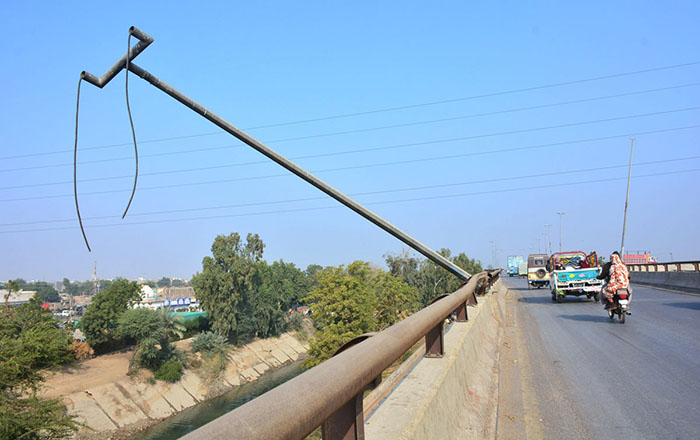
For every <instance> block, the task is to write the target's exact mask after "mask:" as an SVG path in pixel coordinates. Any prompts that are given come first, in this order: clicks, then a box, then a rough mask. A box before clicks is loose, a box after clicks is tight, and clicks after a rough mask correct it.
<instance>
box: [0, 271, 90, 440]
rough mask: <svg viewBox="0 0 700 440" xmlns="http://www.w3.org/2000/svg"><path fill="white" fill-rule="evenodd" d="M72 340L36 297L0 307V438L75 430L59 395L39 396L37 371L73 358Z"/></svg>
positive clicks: (48, 435) (44, 435) (55, 434)
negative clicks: (17, 304) (17, 303)
mask: <svg viewBox="0 0 700 440" xmlns="http://www.w3.org/2000/svg"><path fill="white" fill-rule="evenodd" d="M8 284H9V283H8ZM70 340H71V338H70V336H69V335H68V334H67V333H66V332H64V331H63V330H61V329H59V328H58V327H57V325H56V324H55V322H54V320H53V317H52V316H51V314H50V313H49V312H46V311H44V310H42V309H41V301H40V300H39V299H38V298H37V297H35V298H33V299H32V300H31V301H30V302H29V303H28V304H24V305H21V306H19V307H3V308H2V309H1V310H0V439H17V438H25V439H39V438H42V439H43V438H62V437H66V436H68V435H69V434H70V433H71V432H72V431H75V430H77V428H78V426H79V425H78V423H77V422H76V421H75V419H74V418H73V417H71V416H68V415H67V414H66V409H65V406H64V405H63V403H62V402H61V400H60V399H49V400H44V399H41V398H40V397H39V395H38V391H39V388H40V386H41V383H42V382H43V380H44V377H43V375H42V373H41V371H42V370H45V369H50V368H54V367H57V366H58V365H60V364H63V363H66V362H70V361H71V359H72V356H71V352H70V350H69V348H70V346H69V343H70Z"/></svg>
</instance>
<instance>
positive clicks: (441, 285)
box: [384, 248, 483, 306]
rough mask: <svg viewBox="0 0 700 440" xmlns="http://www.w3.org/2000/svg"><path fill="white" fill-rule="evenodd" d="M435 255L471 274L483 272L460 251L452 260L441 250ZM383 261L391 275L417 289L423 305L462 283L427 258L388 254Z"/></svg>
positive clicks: (445, 251) (448, 251)
mask: <svg viewBox="0 0 700 440" xmlns="http://www.w3.org/2000/svg"><path fill="white" fill-rule="evenodd" d="M438 253H439V254H440V255H442V256H443V257H445V258H447V259H449V260H450V261H452V262H453V263H455V264H456V265H457V266H459V267H461V268H462V269H464V270H466V271H467V272H468V273H471V274H475V273H479V272H481V271H483V269H482V267H481V263H479V262H478V261H476V260H473V259H470V258H469V257H467V256H466V255H465V254H464V253H463V252H462V253H460V254H459V255H457V256H456V257H451V255H452V252H451V251H450V250H449V249H444V248H443V249H440V251H439V252H438ZM384 258H385V261H386V263H387V266H389V270H390V272H391V274H392V275H395V276H398V277H400V278H401V279H402V280H403V281H404V282H406V283H407V284H408V285H410V286H413V287H415V288H416V289H418V291H419V292H420V302H421V303H422V305H423V306H427V305H429V304H430V303H431V301H432V300H433V299H435V298H436V297H437V296H439V295H442V294H443V293H452V292H454V291H455V290H457V289H458V288H459V286H461V285H462V283H463V282H464V281H463V280H461V279H460V278H458V277H456V276H455V275H453V274H451V273H450V272H448V271H447V270H445V269H443V268H442V267H441V266H438V265H437V264H435V263H433V262H432V261H430V260H428V259H422V260H419V259H417V258H415V257H409V255H408V252H405V253H402V254H401V255H399V256H396V255H391V254H388V255H385V256H384Z"/></svg>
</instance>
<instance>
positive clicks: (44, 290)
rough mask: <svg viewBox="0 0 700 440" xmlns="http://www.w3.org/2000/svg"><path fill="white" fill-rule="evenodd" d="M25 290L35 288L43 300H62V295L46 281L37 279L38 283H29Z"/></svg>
mask: <svg viewBox="0 0 700 440" xmlns="http://www.w3.org/2000/svg"><path fill="white" fill-rule="evenodd" d="M23 289H24V290H34V291H36V294H37V296H38V297H39V299H41V301H42V302H60V301H61V297H60V296H59V295H58V290H56V289H55V288H54V287H53V286H52V285H51V284H49V283H47V282H45V281H37V282H36V283H27V284H26V285H25V286H24V287H23Z"/></svg>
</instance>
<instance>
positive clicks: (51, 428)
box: [0, 392, 80, 440]
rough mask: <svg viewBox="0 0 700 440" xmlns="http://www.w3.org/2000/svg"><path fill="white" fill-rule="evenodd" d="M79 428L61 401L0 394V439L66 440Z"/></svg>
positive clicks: (32, 395) (33, 395) (32, 394)
mask: <svg viewBox="0 0 700 440" xmlns="http://www.w3.org/2000/svg"><path fill="white" fill-rule="evenodd" d="M79 426H80V425H79V424H78V423H77V422H76V420H75V418H74V417H73V416H69V415H68V414H67V412H66V407H65V405H64V404H63V402H62V401H61V399H41V398H40V397H38V396H37V394H36V393H31V394H29V395H28V397H27V396H19V395H13V394H11V393H10V394H8V393H5V392H2V393H0V439H3V440H15V439H28V440H34V439H36V440H39V439H58V438H68V437H70V435H71V433H73V432H74V431H77V429H78V428H79Z"/></svg>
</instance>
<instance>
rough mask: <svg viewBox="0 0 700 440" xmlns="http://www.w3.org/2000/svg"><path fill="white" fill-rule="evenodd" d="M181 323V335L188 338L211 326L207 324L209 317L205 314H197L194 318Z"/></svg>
mask: <svg viewBox="0 0 700 440" xmlns="http://www.w3.org/2000/svg"><path fill="white" fill-rule="evenodd" d="M183 325H184V326H185V334H184V335H183V337H184V338H190V337H192V336H194V335H196V334H197V333H201V332H204V331H207V330H209V328H210V327H211V326H210V325H209V319H208V318H207V317H205V316H198V317H197V318H195V319H191V320H189V321H185V322H184V324H183Z"/></svg>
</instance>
